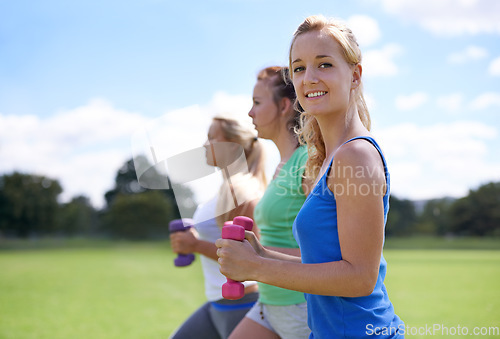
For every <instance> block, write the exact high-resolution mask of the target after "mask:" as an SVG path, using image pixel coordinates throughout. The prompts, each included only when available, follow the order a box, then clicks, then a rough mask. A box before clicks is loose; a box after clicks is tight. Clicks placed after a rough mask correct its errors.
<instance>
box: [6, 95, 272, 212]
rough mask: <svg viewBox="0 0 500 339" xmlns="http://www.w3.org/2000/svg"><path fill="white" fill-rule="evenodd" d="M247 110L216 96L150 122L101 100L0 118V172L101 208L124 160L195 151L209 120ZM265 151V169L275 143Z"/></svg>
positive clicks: (241, 102) (239, 99) (243, 103)
mask: <svg viewBox="0 0 500 339" xmlns="http://www.w3.org/2000/svg"><path fill="white" fill-rule="evenodd" d="M250 105H251V98H250V97H246V96H230V95H228V94H226V93H223V92H219V93H216V94H215V95H214V97H213V99H212V100H211V102H209V103H208V104H207V105H204V106H198V105H195V106H189V107H186V108H183V109H179V110H175V111H170V112H166V113H165V114H164V115H162V116H161V117H158V118H155V119H151V118H147V117H145V116H143V115H141V114H139V113H132V112H127V111H123V110H119V109H117V108H115V107H113V106H112V105H111V103H109V102H108V101H105V100H102V99H95V100H91V101H90V102H89V103H88V104H86V105H84V106H82V107H77V108H75V109H71V110H67V111H61V112H58V113H56V114H54V115H52V116H49V117H46V118H38V117H36V116H33V115H23V116H15V115H2V114H0V173H10V172H12V171H14V170H17V171H21V172H26V173H36V174H40V175H46V176H48V177H50V178H53V179H57V180H59V182H60V183H61V185H62V187H63V194H62V196H61V200H62V201H68V200H69V199H71V198H72V197H74V196H76V195H80V194H83V195H86V196H88V197H89V198H90V199H91V201H92V202H93V203H94V204H95V205H96V206H98V207H101V206H103V204H104V193H105V192H106V191H107V190H109V189H111V188H113V186H114V178H115V175H116V172H117V170H118V169H119V168H120V167H121V166H122V165H123V163H124V162H125V161H127V160H129V159H131V158H132V157H133V156H135V155H138V154H139V153H141V154H142V153H146V155H147V156H148V157H149V160H150V162H151V163H153V159H152V156H151V148H150V146H153V147H154V151H155V153H156V154H155V155H156V156H157V160H158V161H162V160H165V159H166V158H168V157H169V156H172V155H175V154H178V153H180V152H183V151H186V150H190V149H193V148H196V147H200V146H202V145H203V143H204V142H205V140H206V135H207V130H208V126H209V123H210V120H211V118H212V116H214V115H215V114H216V113H220V112H231V113H232V114H235V115H239V116H240V117H243V118H248V116H247V112H248V110H249V108H250ZM248 119H250V118H248ZM145 128H147V129H148V131H149V132H150V133H149V135H148V137H149V138H148V137H146V138H143V139H140V138H139V139H134V138H133V137H134V136H139V137H141V136H145V135H144V134H142V135H141V134H140V132H141V131H143V130H144V129H145ZM266 148H267V149H268V150H269V152H268V153H269V155H270V157H271V160H272V161H270V164H272V165H275V164H276V163H277V159H275V158H276V154H275V153H277V152H275V151H274V148H275V147H274V144H269V143H266ZM269 172H270V170H268V173H269ZM195 194H197V192H195Z"/></svg>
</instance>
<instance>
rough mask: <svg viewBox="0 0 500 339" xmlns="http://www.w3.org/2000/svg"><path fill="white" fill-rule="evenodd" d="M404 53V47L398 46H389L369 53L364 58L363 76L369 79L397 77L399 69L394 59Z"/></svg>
mask: <svg viewBox="0 0 500 339" xmlns="http://www.w3.org/2000/svg"><path fill="white" fill-rule="evenodd" d="M402 53H403V49H402V47H401V46H400V45H397V44H388V45H386V46H384V47H383V48H382V49H379V50H370V51H367V52H366V53H364V56H363V62H362V64H363V75H365V76H368V77H377V76H394V75H397V74H398V73H399V67H398V66H397V65H396V63H395V62H394V58H396V57H398V56H400V55H401V54H402Z"/></svg>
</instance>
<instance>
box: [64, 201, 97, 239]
mask: <svg viewBox="0 0 500 339" xmlns="http://www.w3.org/2000/svg"><path fill="white" fill-rule="evenodd" d="M57 226H58V227H57V231H58V233H61V234H63V235H69V236H72V235H85V236H93V235H96V233H97V231H98V219H97V211H96V210H95V208H94V207H93V206H92V204H91V203H90V200H89V198H87V197H85V196H77V197H74V198H73V199H72V200H71V201H70V202H68V203H66V204H62V205H61V209H60V212H59V218H58V225H57Z"/></svg>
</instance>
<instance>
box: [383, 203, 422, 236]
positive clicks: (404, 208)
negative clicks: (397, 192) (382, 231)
mask: <svg viewBox="0 0 500 339" xmlns="http://www.w3.org/2000/svg"><path fill="white" fill-rule="evenodd" d="M416 221H417V214H416V212H415V205H414V204H413V202H412V201H410V200H406V199H399V198H397V197H396V196H394V195H391V196H390V198H389V214H388V215H387V224H386V235H387V236H393V235H394V236H404V235H408V234H411V233H412V232H413V230H414V228H415V224H416Z"/></svg>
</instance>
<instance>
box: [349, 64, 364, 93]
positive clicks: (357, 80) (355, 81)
mask: <svg viewBox="0 0 500 339" xmlns="http://www.w3.org/2000/svg"><path fill="white" fill-rule="evenodd" d="M362 73H363V67H361V65H360V64H356V65H355V66H354V68H353V70H352V84H351V89H356V88H358V87H359V85H360V84H361V74H362Z"/></svg>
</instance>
